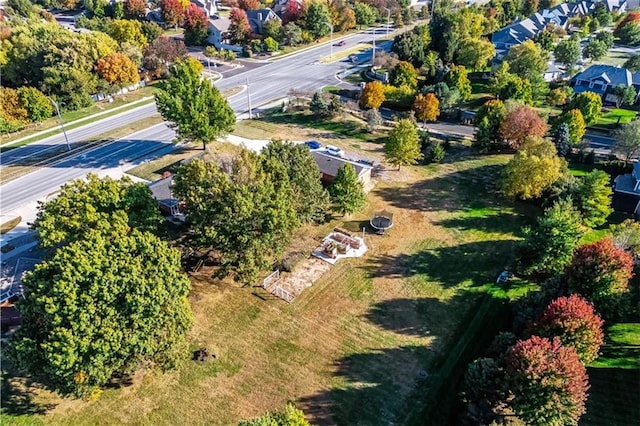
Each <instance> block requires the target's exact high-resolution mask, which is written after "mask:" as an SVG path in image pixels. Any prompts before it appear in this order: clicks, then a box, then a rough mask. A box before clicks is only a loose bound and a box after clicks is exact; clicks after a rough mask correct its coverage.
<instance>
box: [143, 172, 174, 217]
mask: <svg viewBox="0 0 640 426" xmlns="http://www.w3.org/2000/svg"><path fill="white" fill-rule="evenodd" d="M147 186H148V187H149V189H150V190H151V194H152V195H153V198H155V199H156V202H157V203H158V208H159V209H160V211H162V213H164V214H166V215H171V216H178V215H180V201H178V199H176V198H175V197H174V196H173V175H172V174H171V173H169V172H165V174H164V175H163V176H162V178H161V179H158V180H156V181H153V182H150V183H148V184H147Z"/></svg>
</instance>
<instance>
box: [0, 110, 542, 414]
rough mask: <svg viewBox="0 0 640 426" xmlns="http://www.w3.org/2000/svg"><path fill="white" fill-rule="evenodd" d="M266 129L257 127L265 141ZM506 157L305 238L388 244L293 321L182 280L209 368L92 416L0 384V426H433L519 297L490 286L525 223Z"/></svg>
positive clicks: (343, 264)
mask: <svg viewBox="0 0 640 426" xmlns="http://www.w3.org/2000/svg"><path fill="white" fill-rule="evenodd" d="M276 118H277V117H276ZM294 120H296V118H295V117H294ZM297 120H298V123H310V124H313V127H312V128H311V129H305V131H306V132H311V133H313V132H315V133H317V132H318V130H322V131H323V134H329V133H331V130H332V129H333V126H334V125H333V124H324V125H322V124H321V123H319V122H317V121H315V120H312V119H309V117H305V116H304V115H301V116H299V117H298V118H297ZM277 121H278V120H277V119H276V120H271V121H270V122H269V123H267V124H268V125H269V126H271V127H272V128H273V130H274V131H277V127H278V126H277V125H278V123H277ZM356 124H358V123H356ZM356 124H354V125H353V126H351V127H350V126H344V123H343V125H342V128H340V129H337V130H339V131H340V133H338V134H336V135H335V137H337V138H338V137H339V139H340V140H341V142H342V143H343V145H344V144H347V145H348V144H361V145H362V146H363V149H369V150H370V151H368V155H374V154H375V155H380V154H379V151H380V149H381V145H380V143H379V142H375V141H368V142H369V143H362V142H363V141H364V139H365V138H364V136H363V133H362V130H361V129H360V128H359V127H357V126H356ZM298 125H300V124H298ZM316 126H317V127H316ZM336 127H337V126H336ZM325 137H326V136H325ZM509 157H510V156H508V155H486V156H480V157H476V156H474V155H473V154H472V151H471V150H470V149H468V148H467V147H465V146H462V145H460V146H458V145H456V148H455V149H452V152H451V153H450V155H449V157H448V158H447V160H446V162H445V163H443V164H437V165H429V166H424V167H403V168H402V170H401V171H388V172H386V177H385V178H384V179H381V180H380V182H379V183H378V185H377V186H376V188H374V190H373V191H372V192H371V193H370V194H369V205H368V207H367V209H366V210H365V211H364V212H362V213H360V214H355V215H352V216H346V217H340V218H336V219H334V220H333V221H332V222H330V223H328V224H325V225H321V226H308V227H305V228H303V229H302V230H301V231H300V232H299V233H298V235H297V236H296V239H295V241H296V244H302V243H301V242H304V241H307V243H305V244H307V245H308V247H307V248H309V247H310V248H313V247H315V246H316V245H317V241H318V240H319V239H320V238H322V237H323V236H325V235H326V234H327V232H328V231H329V230H331V229H333V227H334V226H341V227H343V228H346V229H350V230H354V231H360V229H361V227H362V226H366V223H367V222H368V220H369V218H370V217H371V214H372V212H374V211H378V210H381V209H389V210H392V211H393V212H394V221H395V224H394V227H393V228H392V229H391V230H390V231H389V232H388V233H387V235H385V236H378V235H374V234H370V235H368V236H367V237H366V238H367V245H368V247H369V251H368V253H367V254H366V255H365V256H364V257H362V258H357V259H348V260H344V261H340V262H338V264H336V265H335V266H334V267H332V268H331V269H330V270H329V271H328V272H326V273H325V274H324V275H323V276H322V277H321V278H320V280H319V281H317V282H316V283H314V285H313V286H312V287H310V288H308V289H306V290H305V291H304V293H302V294H301V295H300V296H299V297H298V298H297V299H296V300H295V301H294V302H293V303H292V304H290V305H288V304H286V303H284V302H281V301H278V300H272V299H269V298H266V297H265V295H264V294H263V293H260V291H259V290H258V289H254V288H250V287H247V288H239V287H238V286H236V285H233V284H232V283H230V282H229V281H227V280H223V281H221V280H219V279H215V278H212V270H211V269H207V268H204V269H203V270H201V271H200V272H199V273H198V274H194V275H193V276H192V283H193V291H192V294H191V296H190V303H191V305H192V308H193V310H194V314H195V326H194V329H193V330H192V331H191V332H190V334H189V339H190V342H191V348H192V349H197V348H199V347H202V346H206V347H208V348H209V349H210V350H211V351H212V352H213V353H215V354H216V355H217V359H216V360H215V361H212V362H210V363H203V364H201V363H197V364H196V363H194V362H192V361H188V360H186V359H185V361H184V362H183V363H182V364H181V365H180V366H179V368H178V370H177V371H175V372H171V373H167V374H160V373H152V372H147V373H142V372H141V373H140V374H137V375H136V376H135V377H134V381H133V382H134V383H133V385H131V386H128V387H125V388H124V389H118V388H109V389H106V390H105V392H104V393H103V395H102V396H101V397H100V398H99V399H97V400H96V401H92V402H85V401H73V400H68V399H62V398H59V397H57V396H55V395H52V394H50V393H48V392H46V391H44V390H43V389H42V388H40V387H38V386H35V385H30V386H29V385H26V386H25V384H26V383H25V381H23V380H22V379H20V378H13V377H12V376H11V375H9V374H7V373H6V372H5V374H3V378H4V380H3V389H2V390H3V392H2V423H3V424H7V425H10V424H37V423H45V424H54V425H55V424H69V425H70V424H73V425H82V424H99V423H104V421H105V419H109V420H108V422H110V423H120V424H122V423H128V424H159V425H163V424H167V425H168V424H204V423H207V424H225V425H229V424H236V423H237V422H238V420H239V419H241V418H248V417H253V416H257V415H260V414H261V413H263V412H265V411H267V410H273V409H278V408H280V407H282V406H283V405H284V403H285V402H286V401H287V400H292V401H294V402H295V403H296V404H297V405H298V406H299V407H300V408H302V409H303V410H304V411H305V412H306V413H307V416H308V417H309V419H310V420H311V421H312V423H313V424H348V425H351V424H363V425H364V424H367V425H388V424H407V423H424V422H425V421H430V422H434V423H438V421H439V420H443V421H446V419H448V418H449V417H450V416H451V412H452V411H455V410H456V409H457V403H456V401H457V400H458V395H457V393H456V392H455V389H457V385H458V382H459V380H460V379H461V377H462V376H463V373H464V371H465V369H466V366H467V363H468V362H469V361H470V360H471V359H473V358H475V357H476V356H478V354H479V353H480V351H481V350H482V349H483V348H485V347H486V346H487V345H488V344H489V341H490V340H491V339H492V337H493V333H494V331H495V330H496V328H498V327H499V326H500V324H501V321H503V320H504V318H505V316H504V314H505V311H504V309H506V307H505V304H504V303H503V301H504V300H506V298H510V297H513V296H516V295H519V294H521V293H522V292H523V291H525V290H526V288H527V286H528V284H527V283H520V282H517V283H513V287H512V288H511V289H509V288H506V289H505V288H495V287H494V285H493V283H494V282H495V278H496V276H497V275H498V274H499V273H500V271H502V270H503V269H504V268H505V267H507V266H508V265H509V264H510V262H511V261H512V257H513V251H514V246H515V244H516V243H517V241H518V239H519V236H520V230H521V227H522V225H523V224H524V223H527V222H529V221H530V216H531V213H532V211H531V210H530V209H531V208H530V207H529V206H527V205H520V204H518V205H515V206H514V205H513V204H512V203H510V202H507V201H505V200H504V199H502V198H501V197H499V196H498V194H497V193H496V192H495V187H494V181H495V179H496V177H497V176H498V174H499V173H500V171H501V169H502V167H503V166H504V164H505V163H506V162H507V161H508V159H509ZM265 299H266V300H265ZM3 366H5V365H4V364H3ZM440 424H443V423H440Z"/></svg>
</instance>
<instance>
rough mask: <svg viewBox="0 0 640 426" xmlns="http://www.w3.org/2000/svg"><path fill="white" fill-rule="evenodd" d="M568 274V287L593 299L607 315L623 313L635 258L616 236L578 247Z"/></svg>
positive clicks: (573, 291)
mask: <svg viewBox="0 0 640 426" xmlns="http://www.w3.org/2000/svg"><path fill="white" fill-rule="evenodd" d="M565 275H566V278H567V283H568V285H569V291H570V292H572V293H576V294H579V295H581V296H583V297H585V298H586V299H589V300H590V301H592V302H593V304H594V306H595V307H596V309H597V310H598V312H600V313H601V314H602V316H603V317H604V318H605V319H607V320H611V319H619V318H620V317H621V316H622V315H624V313H625V311H626V301H625V298H626V297H627V296H628V294H627V293H628V291H629V280H630V279H631V277H632V276H633V258H632V256H631V254H630V253H628V252H627V251H625V250H624V249H622V248H618V247H616V246H615V245H614V243H613V240H611V239H610V238H605V239H602V240H600V241H597V242H595V243H591V244H584V245H582V246H580V247H578V248H577V249H576V250H575V253H574V254H573V258H572V260H571V263H570V264H569V266H568V267H567V270H566V273H565Z"/></svg>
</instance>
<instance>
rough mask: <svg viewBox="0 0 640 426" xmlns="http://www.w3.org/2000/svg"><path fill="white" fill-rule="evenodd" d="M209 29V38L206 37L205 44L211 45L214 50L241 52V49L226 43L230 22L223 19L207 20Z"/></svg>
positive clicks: (227, 19)
mask: <svg viewBox="0 0 640 426" xmlns="http://www.w3.org/2000/svg"><path fill="white" fill-rule="evenodd" d="M207 25H208V27H209V37H207V40H206V42H207V44H211V45H213V46H215V47H216V49H227V50H233V51H234V52H241V51H242V47H240V46H235V45H232V44H228V43H227V38H228V36H227V34H228V32H229V27H230V26H231V20H230V19H229V18H225V17H222V16H221V17H218V18H209V19H208V21H207Z"/></svg>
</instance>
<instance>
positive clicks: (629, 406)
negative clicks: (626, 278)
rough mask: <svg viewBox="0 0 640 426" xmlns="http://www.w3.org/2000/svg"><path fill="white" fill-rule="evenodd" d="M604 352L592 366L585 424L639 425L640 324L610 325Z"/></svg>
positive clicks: (584, 418) (607, 330)
mask: <svg viewBox="0 0 640 426" xmlns="http://www.w3.org/2000/svg"><path fill="white" fill-rule="evenodd" d="M605 339H606V340H605V345H604V346H603V347H602V349H601V351H602V356H600V358H598V359H597V360H596V361H595V362H593V363H592V364H591V365H590V366H589V368H588V371H589V382H590V383H591V389H590V391H589V399H588V400H587V413H586V414H585V416H584V417H583V419H582V420H581V422H580V423H581V424H584V425H594V426H596V425H603V424H606V425H620V426H623V425H625V426H626V425H637V424H638V419H640V404H638V401H640V324H639V323H623V324H614V325H612V326H610V327H608V328H607V329H606V332H605Z"/></svg>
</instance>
